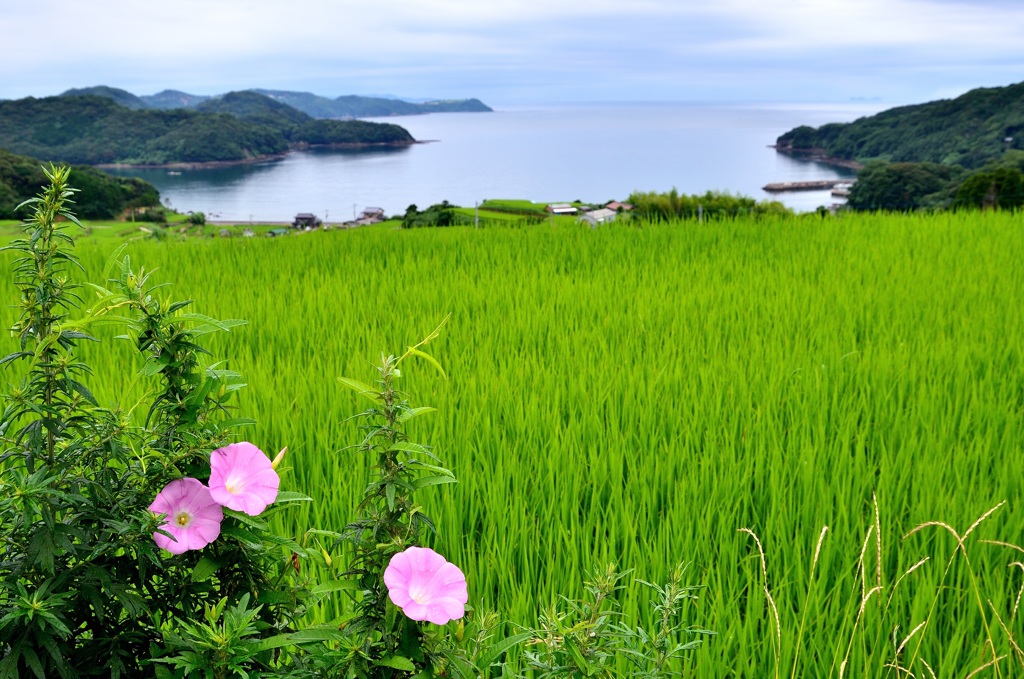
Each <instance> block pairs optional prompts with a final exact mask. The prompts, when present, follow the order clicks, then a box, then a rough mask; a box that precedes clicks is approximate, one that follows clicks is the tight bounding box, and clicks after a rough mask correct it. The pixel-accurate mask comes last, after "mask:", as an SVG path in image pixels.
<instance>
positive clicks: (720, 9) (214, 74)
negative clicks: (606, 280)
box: [0, 0, 1024, 106]
mask: <svg viewBox="0 0 1024 679" xmlns="http://www.w3.org/2000/svg"><path fill="white" fill-rule="evenodd" d="M0 35H3V36H4V45H3V57H2V58H0V98H5V99H17V98H21V97H26V96H35V97H41V96H49V95H53V94H58V93H60V92H63V91H64V90H67V89H69V88H72V87H88V86H92V85H109V86H113V87H119V88H123V89H126V90H128V91H130V92H133V93H135V94H154V93H156V92H158V91H160V90H164V89H177V90H183V91H185V92H189V93H193V94H220V93H224V92H228V91H231V90H241V89H248V88H256V87H262V88H268V89H283V90H295V91H307V92H313V93H316V94H320V95H323V96H329V97H335V96H339V95H345V94H360V95H392V96H398V97H402V98H408V99H447V98H468V97H477V98H479V99H481V100H483V101H484V102H485V103H488V104H491V105H492V106H502V105H517V104H537V103H557V102H599V101H701V102H799V103H809V102H837V103H840V102H849V101H863V100H867V101H880V102H885V103H893V104H909V103H919V102H924V101H931V100H934V99H941V98H949V97H954V96H957V95H959V94H962V93H963V92H966V91H967V90H970V89H973V88H975V87H992V86H1002V85H1009V84H1011V83H1015V82H1019V81H1022V80H1024V40H1022V39H1021V38H1022V36H1024V2H1020V1H1019V0H970V2H963V1H960V0H699V1H696V0H618V1H614V2H613V1H611V0H164V1H162V2H139V0H91V1H90V2H83V1H82V0H32V1H31V2H26V1H24V0H0Z"/></svg>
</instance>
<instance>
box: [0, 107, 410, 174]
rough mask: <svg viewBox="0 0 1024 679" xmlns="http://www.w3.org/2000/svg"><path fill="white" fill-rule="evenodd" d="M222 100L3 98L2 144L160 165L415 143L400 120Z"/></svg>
mask: <svg viewBox="0 0 1024 679" xmlns="http://www.w3.org/2000/svg"><path fill="white" fill-rule="evenodd" d="M218 101H219V102H220V103H218V104H217V105H216V106H214V105H213V104H212V103H210V102H207V103H209V104H210V107H211V108H215V109H216V110H219V111H220V112H216V110H215V111H214V112H202V111H196V110H186V109H175V110H152V109H145V110H132V109H128V108H125V107H124V106H120V105H118V104H116V103H115V102H114V101H113V99H111V98H108V97H101V96H96V95H86V96H73V95H69V96H59V97H46V98H43V99H34V98H32V97H28V98H26V99H17V100H13V101H0V148H4V149H7V150H9V151H11V152H14V153H18V154H23V155H27V156H32V157H35V158H42V159H45V160H51V161H59V162H66V163H82V164H89V165H103V164H138V165H143V164H144V165H149V164H152V165H161V164H169V163H208V162H238V161H244V160H251V159H259V158H264V157H267V156H273V155H277V154H281V153H283V152H285V151H287V150H288V149H289V148H291V147H293V146H307V145H317V144H323V145H335V146H337V145H360V144H411V143H414V141H415V140H414V139H413V138H412V136H411V135H410V134H409V133H408V131H406V130H405V129H404V128H401V127H399V126H397V125H383V124H380V123H367V122H363V121H314V120H313V119H312V118H310V117H309V116H306V115H305V114H303V113H301V112H298V111H295V110H294V109H290V108H289V107H287V106H285V105H284V104H280V103H279V102H275V101H273V100H272V99H270V98H268V97H264V96H262V95H258V94H255V93H241V94H240V95H239V96H225V97H223V98H221V99H220V100H218ZM207 103H204V106H205V105H206V104H207ZM218 107H219V108H218ZM316 122H323V123H332V124H331V125H319V126H315V125H312V124H313V123H316Z"/></svg>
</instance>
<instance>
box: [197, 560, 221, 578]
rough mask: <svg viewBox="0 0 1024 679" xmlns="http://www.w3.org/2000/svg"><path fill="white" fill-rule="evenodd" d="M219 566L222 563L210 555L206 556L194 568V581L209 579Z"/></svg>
mask: <svg viewBox="0 0 1024 679" xmlns="http://www.w3.org/2000/svg"><path fill="white" fill-rule="evenodd" d="M218 568H220V563H218V562H217V561H214V560H213V559H211V558H210V557H208V556H204V557H203V558H202V559H200V560H199V563H197V564H196V565H195V568H193V569H192V582H202V581H204V580H207V579H209V577H210V576H211V575H213V574H214V573H216V572H217V569H218Z"/></svg>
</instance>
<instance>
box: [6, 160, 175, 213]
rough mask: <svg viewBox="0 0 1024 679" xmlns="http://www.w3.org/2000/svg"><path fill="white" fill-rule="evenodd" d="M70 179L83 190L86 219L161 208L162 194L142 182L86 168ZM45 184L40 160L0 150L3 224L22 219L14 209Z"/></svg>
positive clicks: (82, 209) (78, 169)
mask: <svg viewBox="0 0 1024 679" xmlns="http://www.w3.org/2000/svg"><path fill="white" fill-rule="evenodd" d="M70 177H71V179H70V181H72V182H74V184H75V185H76V186H78V187H81V198H80V199H79V202H78V204H77V205H76V208H77V210H78V213H79V214H80V215H81V216H82V217H84V218H86V219H112V218H115V217H118V216H120V215H121V214H122V213H124V212H125V211H126V210H133V209H143V208H147V207H153V206H159V205H160V193H159V192H158V191H157V190H156V189H155V188H154V187H153V185H152V184H150V183H149V182H146V181H143V180H141V179H136V178H134V177H133V178H126V177H112V176H111V175H108V174H106V173H104V172H100V171H99V170H96V169H94V168H91V167H86V166H76V167H73V168H71V175H70ZM45 180H46V175H45V174H44V173H43V168H42V167H41V165H40V163H39V161H38V160H35V159H34V158H26V157H24V156H17V155H14V154H13V153H8V152H7V151H4V150H2V149H0V220H3V219H15V218H16V217H20V216H21V215H19V214H18V213H17V212H16V211H15V208H16V207H18V205H20V204H21V203H23V202H25V201H26V200H29V199H31V198H32V197H33V196H35V195H36V192H37V191H38V190H39V187H40V185H42V184H43V182H44V181H45Z"/></svg>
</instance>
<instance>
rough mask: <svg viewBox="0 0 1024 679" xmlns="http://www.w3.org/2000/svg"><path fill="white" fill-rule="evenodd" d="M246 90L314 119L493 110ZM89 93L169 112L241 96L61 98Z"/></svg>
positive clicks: (455, 103)
mask: <svg viewBox="0 0 1024 679" xmlns="http://www.w3.org/2000/svg"><path fill="white" fill-rule="evenodd" d="M247 91H248V92H256V93H258V94H262V95H265V96H267V97H270V98H271V99H273V100H275V101H278V102H280V103H282V104H287V105H288V106H291V107H292V108H295V109H298V110H299V111H302V112H303V113H305V114H306V115H308V116H311V117H313V118H372V117H384V116H408V115H420V114H423V113H487V112H490V111H492V109H491V108H490V107H489V106H487V105H486V104H484V103H483V102H482V101H480V100H479V99H439V100H436V101H424V102H421V103H413V102H409V101H403V100H401V99H393V98H389V97H361V96H357V95H342V96H340V97H337V98H335V99H331V98H329V97H321V96H319V95H317V94H313V93H311V92H292V91H289V90H266V89H253V90H247ZM86 94H93V95H96V96H98V97H107V98H108V99H113V100H114V101H116V102H117V103H119V104H121V105H122V106H125V107H127V108H132V109H145V108H149V109H160V110H170V109H177V108H187V109H191V108H198V109H202V108H203V107H204V106H206V105H208V104H211V103H212V102H215V101H217V100H218V99H222V98H224V97H228V96H230V95H232V94H238V92H231V93H228V94H223V95H216V96H207V95H202V94H189V93H187V92H181V91H178V90H164V91H163V92H159V93H157V94H148V95H142V96H136V95H134V94H132V93H131V92H127V91H125V90H122V89H118V88H116V87H107V86H106V85H98V86H96V87H85V88H81V89H73V90H68V91H67V92H65V93H64V94H63V95H61V96H81V95H86Z"/></svg>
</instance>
